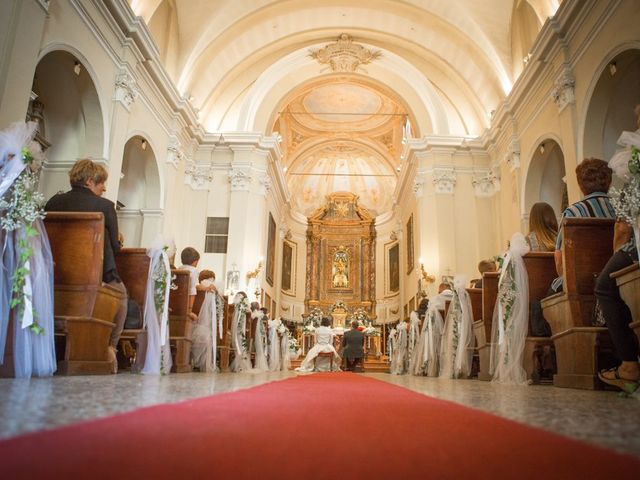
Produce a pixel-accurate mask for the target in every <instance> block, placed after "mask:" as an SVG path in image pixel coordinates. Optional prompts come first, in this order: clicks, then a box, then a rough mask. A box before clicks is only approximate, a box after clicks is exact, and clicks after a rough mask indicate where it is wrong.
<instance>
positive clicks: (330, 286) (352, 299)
mask: <svg viewBox="0 0 640 480" xmlns="http://www.w3.org/2000/svg"><path fill="white" fill-rule="evenodd" d="M326 198H327V202H326V204H325V205H324V206H323V207H321V208H319V209H318V210H316V211H315V212H314V213H313V214H312V215H311V216H310V217H309V218H308V225H309V226H308V228H307V278H306V295H305V307H306V311H307V312H309V311H311V309H313V308H314V307H319V308H321V309H322V311H323V312H325V313H329V312H330V311H331V310H332V306H334V305H335V304H336V303H337V302H340V301H341V302H344V304H346V306H347V308H348V310H349V311H350V312H353V311H355V310H356V309H358V308H363V309H364V310H365V311H366V312H367V314H368V315H369V318H370V319H371V320H374V319H375V306H376V305H375V282H376V271H375V267H376V258H375V252H376V231H375V218H374V217H373V216H372V215H371V214H370V213H369V212H368V211H367V210H366V209H365V208H363V207H361V206H360V205H358V196H357V195H355V194H353V193H350V192H334V193H331V194H329V195H327V197H326ZM343 322H344V320H343V319H342V318H341V319H340V321H339V323H343Z"/></svg>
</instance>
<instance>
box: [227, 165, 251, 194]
mask: <svg viewBox="0 0 640 480" xmlns="http://www.w3.org/2000/svg"><path fill="white" fill-rule="evenodd" d="M228 176H229V182H230V183H231V191H232V192H248V191H249V187H250V186H251V175H249V174H248V173H246V172H245V171H244V170H240V169H238V168H232V169H231V171H230V172H229V175H228Z"/></svg>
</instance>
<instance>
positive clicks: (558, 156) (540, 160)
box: [522, 138, 567, 220]
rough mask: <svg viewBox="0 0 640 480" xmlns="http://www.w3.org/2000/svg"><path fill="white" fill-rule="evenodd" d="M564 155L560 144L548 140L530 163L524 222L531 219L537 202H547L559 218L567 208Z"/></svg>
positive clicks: (543, 142) (537, 150) (535, 153)
mask: <svg viewBox="0 0 640 480" xmlns="http://www.w3.org/2000/svg"><path fill="white" fill-rule="evenodd" d="M565 175H566V172H565V166H564V154H563V153H562V149H561V148H560V145H559V144H558V142H556V141H555V140H553V139H550V138H547V139H545V140H543V141H541V142H540V143H539V144H538V146H537V148H536V150H535V152H534V154H533V157H532V158H531V162H530V163H529V169H528V170H527V180H526V183H525V188H524V202H523V205H522V207H523V220H526V219H528V218H529V212H530V211H531V207H532V206H533V204H534V203H536V202H546V203H548V204H549V205H551V206H552V207H553V211H554V212H555V213H556V215H557V216H558V217H560V214H561V213H562V211H563V210H564V209H565V208H566V206H567V184H566V182H565V180H564V177H565Z"/></svg>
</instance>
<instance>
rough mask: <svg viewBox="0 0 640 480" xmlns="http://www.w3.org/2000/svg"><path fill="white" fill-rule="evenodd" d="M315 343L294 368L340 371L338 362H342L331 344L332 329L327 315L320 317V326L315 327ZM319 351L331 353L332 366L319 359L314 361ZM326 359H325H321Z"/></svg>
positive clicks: (308, 370)
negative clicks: (298, 365)
mask: <svg viewBox="0 0 640 480" xmlns="http://www.w3.org/2000/svg"><path fill="white" fill-rule="evenodd" d="M315 337H316V343H315V345H314V346H313V347H312V348H311V350H309V353H307V356H306V357H305V359H304V361H303V362H302V364H301V365H300V367H298V368H296V370H298V371H299V372H313V371H314V370H316V371H328V370H334V371H340V364H341V363H342V359H341V358H340V355H338V352H337V351H336V349H335V347H334V346H333V330H331V319H329V317H322V320H321V321H320V326H319V327H318V328H317V329H316V332H315ZM320 353H333V362H332V368H330V367H329V365H326V364H325V363H324V362H322V363H321V362H320V359H318V361H317V362H316V357H317V356H318V354H320ZM322 360H327V359H324V358H323V359H322Z"/></svg>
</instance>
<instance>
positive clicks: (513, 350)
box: [489, 233, 529, 385]
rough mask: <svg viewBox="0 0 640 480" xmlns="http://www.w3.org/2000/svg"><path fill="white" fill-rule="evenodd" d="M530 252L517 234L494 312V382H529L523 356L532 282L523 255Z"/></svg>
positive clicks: (510, 248)
mask: <svg viewBox="0 0 640 480" xmlns="http://www.w3.org/2000/svg"><path fill="white" fill-rule="evenodd" d="M528 251H529V245H528V244H527V242H526V240H525V238H524V236H523V235H522V234H521V233H515V234H514V235H513V237H511V242H510V244H509V251H508V252H507V255H506V257H505V259H504V263H503V266H502V272H501V273H500V280H499V281H498V298H497V300H496V306H495V308H494V311H493V327H492V332H491V338H492V343H491V363H490V367H489V372H490V373H491V374H493V381H494V382H499V383H509V384H517V385H524V384H526V383H527V374H526V372H525V370H524V367H523V365H522V357H523V353H524V344H525V341H526V338H527V331H528V329H529V281H528V278H527V270H526V268H525V266H524V261H523V260H522V256H523V255H524V254H526V253H527V252H528Z"/></svg>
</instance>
